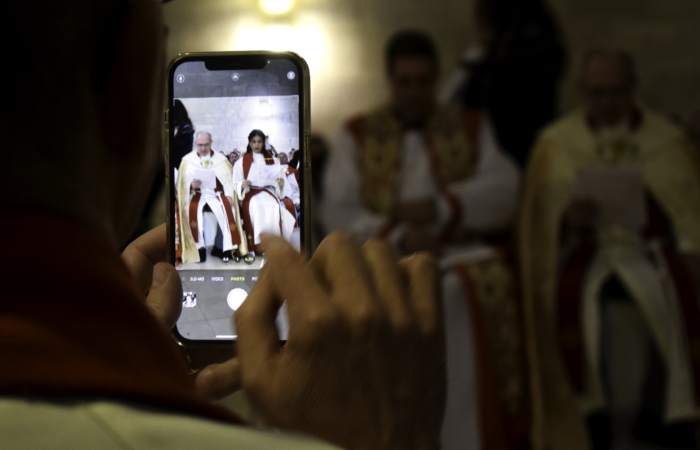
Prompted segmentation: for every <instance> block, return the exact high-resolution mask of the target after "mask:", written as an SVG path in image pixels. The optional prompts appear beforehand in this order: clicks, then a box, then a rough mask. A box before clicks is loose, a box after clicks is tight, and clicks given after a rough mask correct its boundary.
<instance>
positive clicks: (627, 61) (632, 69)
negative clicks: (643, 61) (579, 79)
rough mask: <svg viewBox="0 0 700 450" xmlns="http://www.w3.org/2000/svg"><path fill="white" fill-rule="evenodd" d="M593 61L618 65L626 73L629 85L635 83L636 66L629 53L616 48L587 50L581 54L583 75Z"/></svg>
mask: <svg viewBox="0 0 700 450" xmlns="http://www.w3.org/2000/svg"><path fill="white" fill-rule="evenodd" d="M595 59H603V60H607V61H616V62H618V63H620V64H621V65H622V66H623V68H624V69H625V71H626V72H627V76H628V78H629V81H630V83H635V82H636V81H637V65H636V63H635V62H634V57H633V56H632V55H631V54H630V53H628V52H626V51H624V50H620V49H617V48H603V47H598V48H592V49H589V50H587V51H586V53H584V54H583V61H582V64H581V72H582V73H583V71H585V70H586V68H587V67H588V64H590V62H591V61H593V60H595Z"/></svg>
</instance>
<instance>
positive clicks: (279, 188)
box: [233, 130, 296, 255]
mask: <svg viewBox="0 0 700 450" xmlns="http://www.w3.org/2000/svg"><path fill="white" fill-rule="evenodd" d="M281 169H282V168H281V166H280V161H279V159H277V158H273V157H272V155H271V154H270V153H269V152H267V151H266V150H265V133H263V132H262V131H260V130H253V131H251V132H250V134H249V135H248V149H247V152H246V153H245V154H244V155H243V157H242V158H240V159H239V160H238V161H236V165H235V166H234V167H233V183H234V186H235V189H236V192H237V193H238V198H239V199H241V201H242V206H241V209H242V210H243V228H244V229H245V232H246V238H247V239H248V248H249V249H253V248H254V249H255V255H263V254H264V249H263V248H262V246H261V245H260V235H261V234H262V233H270V234H274V235H276V236H281V237H282V238H284V239H286V240H288V241H289V240H290V239H291V237H292V232H293V231H294V223H295V221H296V219H295V217H293V216H292V214H290V213H289V211H287V210H286V209H285V208H283V207H282V206H281V205H280V200H281V199H283V198H284V197H285V187H286V183H285V181H286V180H285V178H286V177H284V176H283V175H284V174H283V173H282V170H281Z"/></svg>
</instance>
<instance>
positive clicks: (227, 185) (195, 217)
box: [177, 131, 242, 263]
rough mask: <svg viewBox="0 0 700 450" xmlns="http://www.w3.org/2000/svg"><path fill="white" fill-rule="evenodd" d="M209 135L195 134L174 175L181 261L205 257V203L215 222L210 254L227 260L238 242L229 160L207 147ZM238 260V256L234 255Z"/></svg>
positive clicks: (237, 245)
mask: <svg viewBox="0 0 700 450" xmlns="http://www.w3.org/2000/svg"><path fill="white" fill-rule="evenodd" d="M211 144H212V138H211V135H210V134H209V133H207V132H205V131H200V132H198V133H197V134H196V135H195V147H196V148H195V150H193V151H192V152H190V153H188V154H187V155H185V157H183V158H182V162H181V163H180V169H179V170H178V179H177V198H178V211H179V214H180V217H179V219H180V220H179V224H180V227H181V230H180V231H181V233H180V234H181V238H182V248H183V253H182V262H183V263H187V262H191V261H198V262H204V261H206V259H207V251H206V246H205V235H204V233H205V232H204V229H205V228H206V227H205V226H204V225H205V223H204V221H205V217H207V215H206V214H204V213H205V206H208V209H210V210H211V212H212V213H213V215H214V217H215V218H216V222H217V225H218V227H217V229H218V231H217V236H216V242H215V244H214V247H213V248H212V251H211V254H212V255H213V256H218V257H220V258H221V259H222V261H224V262H228V261H229V260H230V259H231V258H232V257H233V256H232V254H231V251H232V250H237V249H238V247H239V245H241V244H242V239H241V236H242V228H241V227H240V220H238V218H237V215H238V201H237V198H236V193H235V191H234V188H233V184H232V182H231V171H232V169H231V164H230V163H229V162H228V159H227V158H226V156H225V155H224V154H222V153H219V152H214V151H212V149H211ZM236 261H240V257H236Z"/></svg>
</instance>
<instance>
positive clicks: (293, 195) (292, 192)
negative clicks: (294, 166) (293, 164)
mask: <svg viewBox="0 0 700 450" xmlns="http://www.w3.org/2000/svg"><path fill="white" fill-rule="evenodd" d="M286 178H287V183H289V188H288V189H287V197H289V198H290V199H292V201H293V202H294V204H295V205H296V206H299V203H300V202H301V193H300V190H299V183H297V179H296V177H295V176H294V174H289V175H287V177H286Z"/></svg>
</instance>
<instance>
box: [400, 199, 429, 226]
mask: <svg viewBox="0 0 700 450" xmlns="http://www.w3.org/2000/svg"><path fill="white" fill-rule="evenodd" d="M437 214H438V211H437V205H436V204H435V201H434V200H433V199H423V200H412V201H409V202H403V203H401V204H400V205H399V207H398V210H397V217H396V218H397V219H398V221H399V222H405V223H408V224H410V225H427V224H430V223H433V222H435V221H436V220H437Z"/></svg>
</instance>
